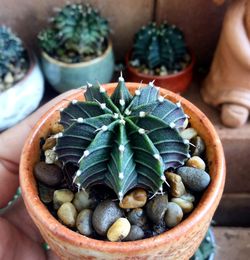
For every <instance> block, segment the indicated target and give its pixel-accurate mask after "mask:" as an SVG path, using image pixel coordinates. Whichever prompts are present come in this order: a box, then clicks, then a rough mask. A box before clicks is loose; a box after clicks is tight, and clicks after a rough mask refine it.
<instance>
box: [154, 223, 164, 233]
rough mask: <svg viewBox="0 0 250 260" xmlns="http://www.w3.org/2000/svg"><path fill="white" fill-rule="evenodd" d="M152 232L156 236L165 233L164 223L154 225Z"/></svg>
mask: <svg viewBox="0 0 250 260" xmlns="http://www.w3.org/2000/svg"><path fill="white" fill-rule="evenodd" d="M153 230H154V232H155V233H157V234H158V235H159V234H161V233H163V232H165V231H166V224H165V222H164V221H163V220H162V221H161V222H160V223H159V224H155V225H154V226H153Z"/></svg>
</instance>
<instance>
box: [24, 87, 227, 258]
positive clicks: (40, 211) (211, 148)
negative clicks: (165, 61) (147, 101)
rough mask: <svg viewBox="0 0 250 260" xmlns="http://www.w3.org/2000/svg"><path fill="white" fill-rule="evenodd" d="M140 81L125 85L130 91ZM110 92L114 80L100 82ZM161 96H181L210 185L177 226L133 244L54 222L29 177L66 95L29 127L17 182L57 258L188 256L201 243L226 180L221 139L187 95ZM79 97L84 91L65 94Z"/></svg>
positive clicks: (69, 98) (27, 206) (170, 95)
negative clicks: (95, 236)
mask: <svg viewBox="0 0 250 260" xmlns="http://www.w3.org/2000/svg"><path fill="white" fill-rule="evenodd" d="M138 85H139V84H138V83H127V86H128V88H129V90H130V91H131V93H134V91H135V90H136V89H137V88H138ZM103 86H104V87H105V88H106V89H107V93H108V94H111V93H112V92H113V91H114V88H115V87H116V83H112V84H107V85H103ZM160 92H161V95H163V96H165V95H166V97H167V98H168V99H170V100H172V101H173V102H177V101H179V100H181V102H182V105H183V108H184V110H185V113H186V114H188V115H189V116H190V117H191V118H190V122H191V124H192V126H193V127H194V128H195V129H197V131H198V133H199V135H200V136H201V137H202V138H203V139H204V141H205V143H206V147H207V150H206V152H207V154H206V155H207V160H208V166H209V173H210V176H211V183H210V185H209V186H208V188H207V189H206V191H205V192H204V194H203V195H202V197H201V200H200V201H199V203H198V205H197V206H196V208H195V209H194V210H193V212H192V213H191V214H190V215H189V216H188V217H187V218H186V219H185V220H183V221H182V222H181V223H180V224H179V225H177V226H176V227H174V228H172V229H171V230H169V231H166V232H164V233H163V234H161V235H158V236H155V237H152V238H147V239H143V240H138V241H132V242H108V241H100V240H95V239H91V238H88V237H85V236H83V235H80V234H78V233H76V232H74V231H71V230H70V229H68V228H67V227H66V226H64V225H62V224H61V223H60V222H59V221H57V220H56V219H55V218H54V217H53V216H52V215H51V214H50V212H49V211H48V209H47V208H46V206H45V205H44V204H43V203H42V202H41V201H40V199H39V196H38V191H37V187H36V181H35V178H34V176H33V168H34V165H35V163H36V162H38V161H39V155H40V148H39V143H40V138H41V137H46V136H47V134H48V132H49V128H50V127H51V125H52V124H53V123H54V122H56V121H57V120H58V119H59V109H60V108H62V107H66V106H67V105H68V101H66V100H65V99H64V100H62V101H60V102H59V103H58V104H57V105H55V106H54V107H52V108H51V109H50V110H49V111H48V112H47V113H46V114H45V115H44V116H43V117H42V118H41V119H40V120H39V121H38V122H37V124H36V126H35V127H34V128H33V130H32V131H31V133H30V135H29V137H28V139H27V141H26V143H25V145H24V148H23V152H22V156H21V163H20V183H21V188H22V196H23V199H24V202H25V205H26V208H27V210H28V212H29V214H30V216H31V217H32V219H33V221H34V222H35V224H36V225H37V227H38V228H39V230H40V232H41V234H42V236H43V237H44V239H45V240H46V242H47V243H48V244H49V246H50V247H51V249H52V250H53V251H54V252H55V253H56V254H57V255H58V256H60V257H61V259H105V260H107V259H116V260H119V259H126V260H127V259H157V260H158V259H165V260H166V259H171V260H173V259H176V260H180V259H181V260H183V259H189V258H190V257H191V256H192V255H193V254H194V252H195V251H196V250H197V248H198V246H199V245H200V243H201V241H202V239H203V237H204V235H205V233H206V231H207V229H208V226H209V224H210V221H211V220H212V217H213V215H214V212H215V210H216V208H217V206H218V204H219V201H220V199H221V196H222V192H223V188H224V182H225V160H224V153H223V149H222V145H221V142H220V139H219V137H218V135H217V133H216V131H215V129H214V127H213V126H212V124H211V123H210V121H209V120H208V119H207V117H206V116H205V115H204V114H203V113H202V112H201V111H200V110H199V109H198V108H196V107H195V106H194V105H192V104H191V103H190V102H189V101H187V100H186V99H184V98H182V97H180V96H179V95H177V94H174V93H172V92H170V91H167V90H165V89H160ZM67 99H68V100H73V99H78V100H83V93H82V90H79V92H77V93H76V94H73V95H71V96H69V97H67Z"/></svg>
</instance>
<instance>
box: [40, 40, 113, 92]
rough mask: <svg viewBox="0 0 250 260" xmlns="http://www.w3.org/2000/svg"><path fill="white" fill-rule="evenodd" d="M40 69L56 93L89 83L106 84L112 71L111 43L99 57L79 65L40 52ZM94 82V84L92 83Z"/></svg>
mask: <svg viewBox="0 0 250 260" xmlns="http://www.w3.org/2000/svg"><path fill="white" fill-rule="evenodd" d="M41 62H42V68H43V72H44V74H45V77H46V79H47V80H48V82H49V83H50V85H51V86H52V87H53V88H54V89H55V90H56V91H57V92H60V93H62V92H65V91H67V90H69V89H73V88H79V87H81V86H83V85H86V83H87V82H89V83H96V80H97V79H98V81H99V82H100V83H107V82H109V81H110V80H111V78H112V75H113V71H114V54H113V48H112V44H111V42H109V44H108V47H107V49H106V51H105V52H104V53H103V54H102V55H101V56H99V57H97V58H95V59H93V60H90V61H86V62H81V63H74V64H68V63H64V62H62V61H58V60H56V59H54V58H52V57H51V56H49V55H48V54H47V53H46V52H44V51H43V52H42V61H41ZM93 80H94V82H93Z"/></svg>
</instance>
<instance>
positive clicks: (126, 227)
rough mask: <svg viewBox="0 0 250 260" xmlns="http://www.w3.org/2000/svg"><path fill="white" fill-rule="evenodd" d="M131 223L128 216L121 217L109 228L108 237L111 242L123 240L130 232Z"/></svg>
mask: <svg viewBox="0 0 250 260" xmlns="http://www.w3.org/2000/svg"><path fill="white" fill-rule="evenodd" d="M130 228H131V225H130V223H129V221H128V220H127V219H126V218H119V219H117V220H116V221H115V223H114V224H112V226H111V227H110V228H109V230H108V233H107V238H108V240H109V241H111V242H116V241H121V240H123V239H124V238H125V237H126V236H127V235H128V234H129V232H130Z"/></svg>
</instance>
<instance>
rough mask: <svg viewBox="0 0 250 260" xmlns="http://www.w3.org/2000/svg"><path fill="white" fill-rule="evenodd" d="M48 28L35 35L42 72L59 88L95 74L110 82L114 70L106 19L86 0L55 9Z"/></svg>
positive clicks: (67, 87) (87, 80)
mask: <svg viewBox="0 0 250 260" xmlns="http://www.w3.org/2000/svg"><path fill="white" fill-rule="evenodd" d="M56 10H57V14H56V15H55V17H54V18H51V19H50V21H51V24H50V27H49V28H48V29H45V30H43V31H41V32H40V33H39V35H38V40H39V45H40V47H41V50H42V53H41V56H42V68H43V71H44V74H45V76H46V78H47V80H48V81H49V83H50V84H51V86H52V87H54V88H55V90H57V91H58V92H64V91H66V90H68V89H71V88H77V87H80V86H83V85H86V83H87V82H90V83H91V81H92V80H93V79H96V78H97V77H98V79H99V81H100V82H101V83H105V82H109V81H110V79H111V77H112V74H113V70H114V56H113V48H112V43H111V40H110V38H109V32H110V29H109V26H108V22H107V20H106V19H104V18H103V17H101V16H100V14H99V12H98V11H97V10H95V9H93V8H92V7H91V6H90V5H88V4H86V5H85V4H80V3H79V4H71V3H68V4H66V5H65V6H64V7H63V8H62V9H56Z"/></svg>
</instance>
